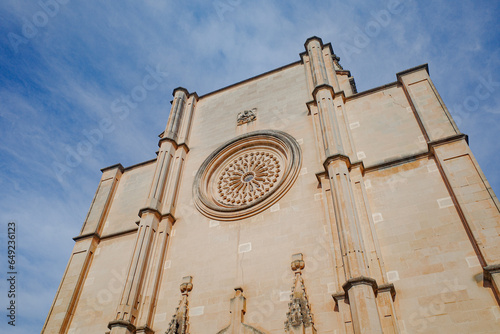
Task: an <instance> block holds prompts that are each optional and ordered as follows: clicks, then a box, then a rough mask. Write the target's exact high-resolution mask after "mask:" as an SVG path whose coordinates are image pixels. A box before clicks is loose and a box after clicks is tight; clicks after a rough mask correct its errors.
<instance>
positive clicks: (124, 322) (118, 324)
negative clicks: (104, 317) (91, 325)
mask: <svg viewBox="0 0 500 334" xmlns="http://www.w3.org/2000/svg"><path fill="white" fill-rule="evenodd" d="M114 327H121V328H126V329H127V330H128V331H129V332H130V333H135V331H136V329H135V326H134V325H133V324H132V323H131V322H130V321H128V320H113V321H110V322H109V323H108V328H109V329H110V330H111V331H112V330H113V328H114Z"/></svg>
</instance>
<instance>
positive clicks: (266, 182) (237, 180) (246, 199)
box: [217, 152, 281, 205]
mask: <svg viewBox="0 0 500 334" xmlns="http://www.w3.org/2000/svg"><path fill="white" fill-rule="evenodd" d="M280 172H281V169H280V163H279V160H278V158H276V157H275V156H274V155H273V154H271V153H269V152H266V153H264V152H250V153H245V154H244V155H242V156H240V157H238V158H236V159H234V160H232V161H231V162H230V163H229V164H228V165H227V167H225V168H224V169H223V170H222V173H221V176H219V181H218V182H217V189H218V198H217V200H218V201H219V202H221V203H223V204H226V205H241V204H249V203H251V202H253V201H255V200H256V199H259V198H260V197H262V196H263V195H264V194H266V193H268V192H269V191H270V190H271V189H273V187H274V186H275V184H276V182H277V181H278V178H279V177H280Z"/></svg>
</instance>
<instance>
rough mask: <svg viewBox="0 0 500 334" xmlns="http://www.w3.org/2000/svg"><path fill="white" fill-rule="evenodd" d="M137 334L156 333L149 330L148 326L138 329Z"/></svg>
mask: <svg viewBox="0 0 500 334" xmlns="http://www.w3.org/2000/svg"><path fill="white" fill-rule="evenodd" d="M136 333H137V334H154V333H155V331H154V330H152V329H151V328H149V326H148V325H144V326H140V327H137V331H136Z"/></svg>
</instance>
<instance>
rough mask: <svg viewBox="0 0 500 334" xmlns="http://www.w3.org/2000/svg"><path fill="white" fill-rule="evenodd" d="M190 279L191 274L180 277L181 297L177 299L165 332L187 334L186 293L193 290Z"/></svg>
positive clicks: (167, 333)
mask: <svg viewBox="0 0 500 334" xmlns="http://www.w3.org/2000/svg"><path fill="white" fill-rule="evenodd" d="M192 281H193V277H191V276H185V277H183V278H182V283H181V285H180V290H181V293H182V297H181V300H180V301H179V306H178V307H177V308H176V309H175V314H174V315H173V316H172V320H171V321H170V324H169V326H168V330H167V331H166V332H165V334H189V331H188V329H189V317H188V306H189V302H188V295H189V292H190V291H191V290H193V283H192Z"/></svg>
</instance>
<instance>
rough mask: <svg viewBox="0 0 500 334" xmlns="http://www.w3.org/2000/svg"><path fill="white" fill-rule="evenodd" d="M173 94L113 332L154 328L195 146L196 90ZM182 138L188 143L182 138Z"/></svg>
mask: <svg viewBox="0 0 500 334" xmlns="http://www.w3.org/2000/svg"><path fill="white" fill-rule="evenodd" d="M173 95H174V100H173V101H172V108H171V111H170V115H169V120H168V123H167V126H166V128H165V131H164V132H163V134H162V136H161V137H162V139H161V140H160V143H159V146H160V150H159V152H158V158H157V160H156V168H155V173H154V176H153V180H152V183H151V188H150V191H149V194H148V198H147V200H146V206H145V207H144V208H143V209H141V210H140V211H139V217H140V218H141V219H140V221H139V229H138V231H137V237H136V241H135V246H134V251H133V254H132V258H131V260H130V264H129V270H128V274H127V279H126V281H125V286H124V288H123V293H122V297H121V299H120V304H119V305H118V307H117V311H116V318H115V319H114V320H112V321H111V322H110V323H109V324H108V327H109V329H111V332H110V333H111V334H122V333H123V334H132V333H136V332H137V333H152V330H151V329H150V327H151V326H152V315H153V313H154V307H155V304H156V298H157V294H158V289H159V282H160V279H161V273H162V268H163V263H164V259H165V250H166V247H167V243H168V239H169V235H170V230H171V228H172V225H173V224H174V222H175V218H174V216H173V215H172V211H173V209H174V207H175V198H176V196H177V191H178V186H179V182H180V177H181V175H182V167H183V161H184V159H185V157H186V154H187V152H188V151H189V149H188V147H187V144H186V143H185V141H186V140H187V139H188V136H189V129H190V126H191V124H190V122H191V120H192V114H193V111H194V104H195V102H196V99H197V96H196V94H193V95H191V96H188V95H189V93H188V92H187V90H185V89H184V88H176V89H175V90H174V93H173ZM178 138H182V140H184V142H183V143H178V142H177V140H178Z"/></svg>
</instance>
